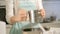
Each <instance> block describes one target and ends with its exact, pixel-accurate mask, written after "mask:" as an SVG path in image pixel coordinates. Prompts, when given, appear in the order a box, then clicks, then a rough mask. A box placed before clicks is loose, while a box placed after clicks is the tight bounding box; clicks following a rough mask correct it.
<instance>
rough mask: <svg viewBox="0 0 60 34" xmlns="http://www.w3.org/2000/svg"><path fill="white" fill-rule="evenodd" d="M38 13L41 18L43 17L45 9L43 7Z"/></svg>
mask: <svg viewBox="0 0 60 34" xmlns="http://www.w3.org/2000/svg"><path fill="white" fill-rule="evenodd" d="M40 15H41V17H42V18H45V10H44V9H41V10H40Z"/></svg>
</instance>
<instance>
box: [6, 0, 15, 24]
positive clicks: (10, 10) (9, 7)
mask: <svg viewBox="0 0 60 34" xmlns="http://www.w3.org/2000/svg"><path fill="white" fill-rule="evenodd" d="M12 16H14V14H13V0H6V20H7V22H8V23H11V21H10V18H11V17H12Z"/></svg>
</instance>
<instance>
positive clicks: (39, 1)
mask: <svg viewBox="0 0 60 34" xmlns="http://www.w3.org/2000/svg"><path fill="white" fill-rule="evenodd" d="M29 1H31V2H32V3H33V2H34V1H36V6H38V7H37V8H38V9H39V10H40V9H43V6H42V0H33V1H32V0H29ZM33 4H35V3H33ZM33 6H34V5H33ZM12 16H14V13H13V0H6V20H7V22H8V23H10V17H12Z"/></svg>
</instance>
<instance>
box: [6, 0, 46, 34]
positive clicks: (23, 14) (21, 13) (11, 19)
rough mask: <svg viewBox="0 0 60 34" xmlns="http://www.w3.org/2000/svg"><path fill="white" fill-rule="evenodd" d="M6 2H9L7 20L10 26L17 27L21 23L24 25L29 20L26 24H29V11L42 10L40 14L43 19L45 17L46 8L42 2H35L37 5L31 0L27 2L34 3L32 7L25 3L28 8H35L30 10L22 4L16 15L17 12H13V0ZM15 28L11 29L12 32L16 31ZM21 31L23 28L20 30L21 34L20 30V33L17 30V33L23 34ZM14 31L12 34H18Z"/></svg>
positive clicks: (40, 0) (39, 0)
mask: <svg viewBox="0 0 60 34" xmlns="http://www.w3.org/2000/svg"><path fill="white" fill-rule="evenodd" d="M6 1H7V4H6V20H7V22H8V23H10V24H13V25H14V24H15V25H14V26H15V27H16V22H20V23H23V24H24V23H25V21H26V20H27V21H26V23H25V24H29V22H28V20H29V16H28V12H27V11H29V10H31V9H32V10H40V12H38V13H40V14H41V17H42V18H44V17H45V10H44V8H43V6H42V0H38V1H35V0H33V1H34V2H35V3H33V2H32V0H29V2H28V1H27V0H26V1H27V2H28V3H32V5H29V4H27V3H25V4H27V6H33V8H32V7H29V8H28V7H27V8H26V6H25V5H24V6H23V5H22V3H20V5H19V7H20V9H19V8H18V11H17V13H16V11H15V12H14V11H13V0H6ZM20 1H22V0H20ZM8 2H9V3H8ZM22 2H25V1H22ZM17 4H18V3H17ZM23 4H24V3H23ZM22 7H23V8H22ZM35 7H36V9H35ZM30 8H31V9H30ZM18 24H19V23H18ZM20 25H21V24H20ZM20 27H21V26H20ZM13 28H14V27H13ZM13 28H12V29H11V30H12V31H13V30H14V29H13ZM21 29H22V27H21V28H20V33H18V32H19V29H18V31H17V29H16V31H15V32H17V33H18V34H22V31H21ZM12 31H11V33H10V34H17V33H14V32H12Z"/></svg>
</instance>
